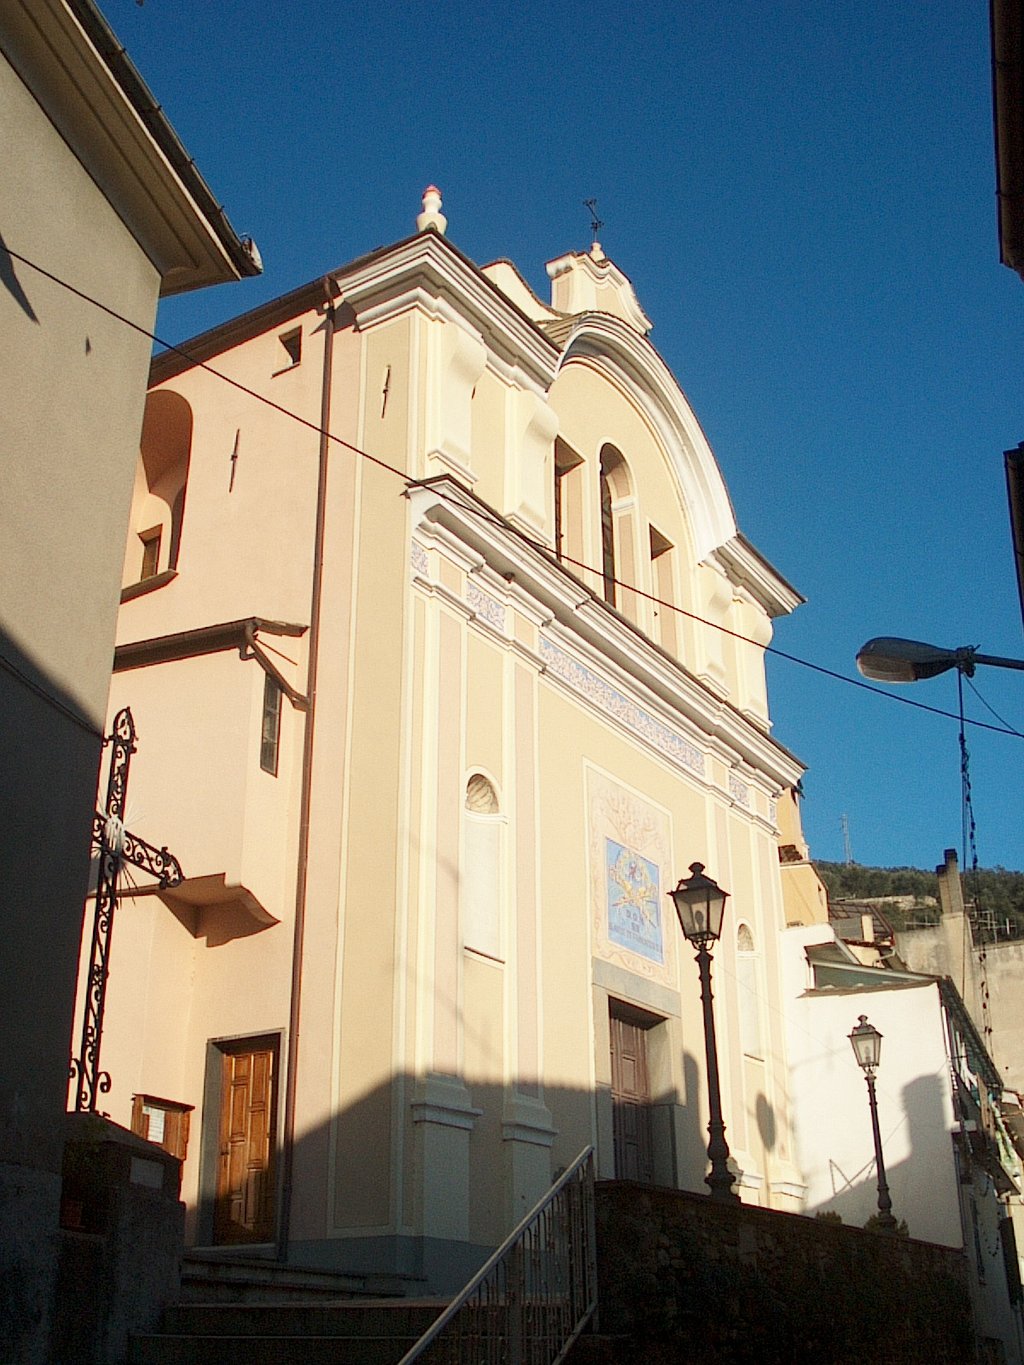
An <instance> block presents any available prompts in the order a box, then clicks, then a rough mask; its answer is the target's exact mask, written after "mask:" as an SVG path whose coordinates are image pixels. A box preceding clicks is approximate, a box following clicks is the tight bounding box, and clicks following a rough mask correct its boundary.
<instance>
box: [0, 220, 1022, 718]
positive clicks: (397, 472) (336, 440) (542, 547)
mask: <svg viewBox="0 0 1024 1365" xmlns="http://www.w3.org/2000/svg"><path fill="white" fill-rule="evenodd" d="M7 254H8V255H9V256H10V257H11V259H12V260H16V261H20V262H21V264H22V265H25V266H28V267H29V269H30V270H35V271H36V272H37V273H38V274H40V275H42V276H43V277H44V278H45V279H48V280H49V281H50V282H51V283H52V284H55V285H58V286H59V287H60V288H62V289H66V290H67V291H68V292H69V293H70V294H73V295H74V296H75V297H76V298H78V299H81V300H82V301H83V303H88V304H90V305H91V306H92V307H94V308H98V309H99V310H100V311H101V312H103V313H106V314H107V316H108V317H112V318H114V319H115V321H117V322H120V323H123V324H124V326H126V327H130V328H131V329H132V331H134V332H138V333H139V334H140V335H141V336H144V337H147V338H148V339H149V340H150V341H153V342H155V343H156V344H157V345H158V346H162V347H164V349H165V350H167V351H171V352H173V353H174V354H175V355H179V356H181V357H182V359H183V360H186V361H188V363H189V364H190V365H193V366H195V367H196V368H197V369H201V370H204V371H205V372H206V373H207V374H210V375H213V377H214V378H215V379H219V380H221V381H222V382H223V383H225V384H228V385H230V386H231V388H233V389H236V390H238V392H240V393H244V394H245V395H246V396H247V397H248V398H252V399H254V400H255V401H256V402H258V403H262V404H263V405H264V406H265V407H268V408H271V409H272V410H273V411H275V412H278V413H280V414H281V415H282V416H283V417H287V418H290V419H291V420H292V421H293V422H297V423H298V424H299V425H300V426H302V427H305V428H306V429H307V430H308V431H311V432H314V433H315V434H316V435H318V436H322V437H325V438H326V439H327V440H328V441H330V442H332V443H333V444H334V445H337V446H341V447H342V448H343V449H344V450H348V451H351V453H352V454H353V455H357V456H358V457H359V458H360V459H363V460H367V461H369V463H370V464H373V465H376V466H377V467H378V468H379V469H383V470H384V471H385V472H387V473H389V474H393V475H394V476H395V477H396V478H399V479H401V480H402V482H403V483H404V484H405V486H406V489H407V490H408V489H412V488H418V487H423V486H424V485H425V483H426V482H427V481H425V480H422V479H413V478H412V477H411V476H410V475H409V474H408V473H407V472H406V471H405V470H402V469H399V468H397V467H396V466H395V465H392V464H389V463H388V461H387V460H382V459H380V457H379V456H376V455H371V454H370V453H369V451H366V450H362V449H360V447H359V446H357V445H353V443H352V442H351V441H346V440H345V439H344V438H343V437H341V436H336V435H335V434H334V433H333V432H329V431H328V432H325V431H324V430H323V428H322V427H321V426H320V424H319V423H318V422H312V421H310V420H309V419H308V418H306V417H302V416H300V415H299V413H297V412H293V411H292V410H291V409H290V408H286V407H284V406H283V405H282V404H281V403H275V402H274V400H273V399H272V398H268V397H267V396H266V395H265V394H262V393H259V392H258V391H257V390H256V389H251V388H249V386H248V385H247V384H243V383H242V382H241V381H240V380H237V379H232V378H231V376H230V375H227V374H224V373H223V372H222V371H221V370H217V369H214V367H213V366H212V365H210V364H208V363H207V362H206V361H204V360H199V359H198V358H197V357H195V356H193V355H191V354H190V353H189V352H188V351H186V350H184V349H183V347H181V346H176V345H175V344H174V343H173V342H170V341H165V340H164V338H163V337H161V336H159V335H158V334H157V333H156V332H153V331H151V330H150V329H149V328H148V327H143V326H142V324H141V323H138V322H134V321H132V319H131V318H127V317H125V316H124V314H123V313H119V312H118V311H117V309H116V308H112V307H110V305H109V304H105V303H102V302H101V301H100V300H99V299H96V298H94V297H93V296H92V295H91V294H87V293H86V292H85V291H84V290H81V289H78V288H76V287H75V286H74V285H73V284H70V283H69V282H68V281H67V280H64V279H62V278H61V277H60V276H59V275H55V274H53V272H52V271H49V270H46V269H45V268H44V267H43V266H41V265H37V264H36V262H35V261H32V260H30V259H29V258H28V257H27V256H23V255H21V253H20V252H17V251H13V250H12V249H11V248H10V247H7ZM434 491H435V493H436V495H437V496H438V498H440V499H441V500H442V501H444V502H448V503H449V504H450V505H451V506H453V507H458V508H459V509H460V510H461V511H463V512H468V513H469V514H470V515H473V516H476V517H478V518H479V519H480V520H482V521H485V522H488V523H490V524H491V525H493V526H496V527H498V528H500V529H501V530H503V531H506V532H507V531H509V530H512V531H513V533H514V534H515V535H516V536H518V537H519V538H520V539H521V540H522V541H523V542H524V543H525V544H527V545H529V546H530V547H531V548H533V549H535V550H537V551H538V552H540V553H542V554H544V555H546V556H547V557H548V558H549V559H556V560H557V561H558V562H560V563H562V564H571V565H573V567H574V568H579V569H583V570H585V571H586V572H587V573H592V574H595V575H598V576H600V577H603V576H604V574H603V570H599V569H596V568H595V567H594V566H593V565H591V564H586V563H584V562H583V561H582V560H577V559H573V558H572V557H571V556H568V555H561V556H556V555H554V554H553V552H552V550H551V547H550V546H548V545H546V544H545V543H544V542H543V541H539V540H536V539H534V538H533V537H532V536H529V535H527V534H526V533H525V532H523V531H520V530H519V529H518V528H515V527H510V526H509V524H508V522H507V521H505V520H504V519H503V518H501V517H500V516H498V514H496V513H493V512H489V511H488V510H487V509H485V508H483V507H473V506H471V505H469V504H467V503H465V502H463V501H461V500H458V499H456V498H453V497H451V496H449V495H447V494H446V493H445V492H444V490H443V489H440V488H435V490H434ZM610 581H612V582H614V583H615V585H616V586H617V587H621V588H623V589H624V590H625V591H627V592H631V593H634V594H635V595H636V596H637V597H641V598H643V599H644V600H645V601H648V602H652V603H654V604H656V605H657V606H660V607H664V608H666V609H667V610H668V611H674V612H676V613H677V614H678V615H680V616H684V617H686V618H688V619H689V620H691V621H696V622H697V623H698V624H700V625H704V626H709V627H710V628H711V629H712V630H717V631H720V632H721V633H722V634H723V635H728V636H730V637H731V638H732V639H734V640H739V641H741V642H742V643H743V644H749V645H754V646H755V648H757V649H760V650H762V651H763V652H764V653H765V654H772V655H775V657H776V658H779V659H785V660H786V661H787V662H789V663H792V664H798V665H799V666H800V667H801V668H807V669H810V670H811V671H812V672H814V673H820V674H821V675H822V676H823V677H826V678H832V679H834V680H835V681H837V682H842V683H846V684H847V685H848V686H850V687H858V688H860V689H861V690H862V691H865V692H873V693H874V694H875V695H876V696H879V697H886V698H887V699H888V700H889V701H893V702H897V703H899V704H900V705H901V706H910V707H913V708H914V709H915V710H917V711H927V712H929V713H930V714H931V715H933V716H942V717H943V718H944V719H946V720H958V719H959V716H958V714H957V712H955V711H947V710H944V709H943V708H942V707H939V706H929V705H928V704H927V703H926V702H921V701H915V700H914V699H913V698H912V697H902V696H899V695H897V694H896V693H894V692H886V691H884V690H883V689H882V688H880V687H876V686H874V685H873V684H872V683H869V682H865V681H863V680H861V679H860V678H851V677H850V676H849V675H848V674H846V673H837V672H836V671H835V669H831V668H826V667H825V666H824V665H823V664H816V663H812V662H811V660H809V659H802V658H800V656H799V655H797V654H790V653H789V652H788V651H786V650H784V649H779V648H778V647H777V646H776V645H762V644H760V643H759V642H758V641H757V640H752V639H751V638H750V637H749V636H747V635H742V634H740V632H739V631H735V630H730V629H729V627H728V626H724V625H721V624H720V623H719V622H717V621H709V620H707V619H706V618H705V617H703V616H698V615H697V614H696V613H695V612H691V611H687V610H686V609H685V607H680V606H678V605H677V604H676V603H675V602H669V601H666V600H665V599H664V598H661V597H656V596H655V595H654V594H653V593H649V592H645V591H644V590H643V589H642V588H639V587H636V586H634V585H633V584H631V583H626V582H624V581H623V580H622V579H618V578H615V579H612V580H610ZM964 724H966V725H972V726H974V727H975V728H976V729H981V730H988V731H991V732H992V733H993V734H998V735H1011V736H1013V737H1014V738H1015V739H1024V734H1022V733H1021V732H1019V731H1017V730H1014V729H1013V728H1012V727H1010V726H1005V725H1004V726H998V725H992V724H990V723H989V722H988V721H983V720H974V719H971V718H966V719H965V720H964Z"/></svg>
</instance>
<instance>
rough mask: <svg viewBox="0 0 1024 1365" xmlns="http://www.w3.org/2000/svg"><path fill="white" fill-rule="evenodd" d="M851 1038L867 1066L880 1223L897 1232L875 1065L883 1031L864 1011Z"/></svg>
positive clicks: (861, 1062) (855, 1052) (859, 1058)
mask: <svg viewBox="0 0 1024 1365" xmlns="http://www.w3.org/2000/svg"><path fill="white" fill-rule="evenodd" d="M849 1038H850V1045H851V1046H852V1048H853V1055H854V1056H855V1057H856V1058H857V1065H858V1066H859V1067H860V1068H861V1069H862V1070H863V1072H864V1079H865V1080H866V1081H867V1083H868V1105H869V1107H870V1109H871V1135H872V1137H873V1138H874V1140H875V1170H876V1171H877V1172H878V1226H879V1228H880V1229H881V1230H882V1231H883V1232H895V1231H896V1219H895V1218H894V1217H893V1214H892V1200H891V1199H890V1198H889V1186H888V1184H887V1182H886V1179H885V1162H884V1161H883V1160H882V1135H881V1133H880V1132H879V1131H878V1101H877V1099H876V1098H875V1068H876V1067H877V1066H878V1061H879V1058H880V1057H881V1055H882V1035H881V1034H880V1033H879V1032H878V1029H876V1028H875V1027H874V1025H872V1024H869V1023H868V1017H867V1015H866V1014H862V1015H861V1016H860V1018H859V1020H858V1021H857V1024H856V1025H855V1026H854V1028H853V1030H852V1032H851V1033H850V1035H849Z"/></svg>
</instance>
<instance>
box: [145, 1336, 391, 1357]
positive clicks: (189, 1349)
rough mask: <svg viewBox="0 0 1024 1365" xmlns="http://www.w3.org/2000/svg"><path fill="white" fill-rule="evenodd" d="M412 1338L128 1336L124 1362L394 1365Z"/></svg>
mask: <svg viewBox="0 0 1024 1365" xmlns="http://www.w3.org/2000/svg"><path fill="white" fill-rule="evenodd" d="M416 1341H417V1338H416V1337H390V1336H388V1337H319V1336H317V1337H299V1336H295V1337H255V1336H238V1337H206V1336H167V1335H164V1334H160V1333H153V1334H150V1335H147V1336H136V1337H132V1338H131V1341H130V1342H129V1348H128V1365H397V1362H398V1361H400V1360H401V1358H402V1356H404V1355H405V1353H406V1351H408V1350H409V1348H410V1347H411V1346H414V1345H415V1344H416Z"/></svg>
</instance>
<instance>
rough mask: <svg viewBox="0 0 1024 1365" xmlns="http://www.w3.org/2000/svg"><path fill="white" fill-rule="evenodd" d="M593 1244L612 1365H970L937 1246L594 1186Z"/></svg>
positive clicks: (957, 1257)
mask: <svg viewBox="0 0 1024 1365" xmlns="http://www.w3.org/2000/svg"><path fill="white" fill-rule="evenodd" d="M597 1241H598V1283H599V1298H598V1302H599V1311H600V1329H599V1330H600V1332H601V1333H602V1335H605V1334H610V1335H613V1336H617V1337H619V1338H620V1341H621V1343H622V1345H621V1348H620V1351H619V1359H620V1360H622V1361H625V1360H626V1359H627V1358H628V1359H635V1360H643V1361H644V1362H645V1363H646V1365H660V1363H661V1362H662V1361H664V1362H667V1361H669V1360H672V1361H676V1360H679V1359H686V1360H688V1361H691V1362H695V1363H696V1362H702V1363H703V1362H707V1363H708V1365H710V1363H711V1362H745V1361H751V1362H753V1361H757V1362H758V1363H759V1365H803V1362H808V1365H809V1362H811V1361H813V1362H815V1365H822V1363H823V1362H827V1365H854V1363H855V1362H856V1365H864V1363H865V1362H871V1365H909V1362H919V1361H925V1362H928V1365H947V1362H948V1365H973V1362H975V1360H976V1354H975V1350H976V1348H975V1340H974V1330H973V1323H972V1314H971V1302H970V1295H969V1291H968V1281H967V1263H966V1260H965V1259H964V1256H963V1254H962V1253H961V1252H959V1251H955V1250H952V1249H951V1248H949V1247H941V1246H934V1245H932V1244H931V1243H927V1242H915V1241H912V1240H911V1239H909V1238H907V1237H896V1236H887V1235H886V1234H884V1233H878V1232H869V1231H865V1230H864V1229H862V1228H854V1227H846V1226H843V1225H841V1224H834V1223H827V1222H821V1221H818V1220H815V1219H813V1218H803V1217H800V1216H798V1215H795V1214H789V1213H776V1212H773V1211H771V1210H767V1209H758V1208H751V1207H749V1206H746V1205H742V1204H740V1205H732V1204H718V1203H715V1202H713V1201H712V1200H711V1199H709V1198H708V1197H707V1196H706V1195H697V1194H690V1193H687V1192H684V1191H679V1190H669V1189H658V1188H652V1187H651V1186H648V1185H638V1184H633V1183H631V1182H626V1181H608V1182H601V1183H599V1184H598V1186H597ZM626 1342H629V1346H628V1347H627V1346H626Z"/></svg>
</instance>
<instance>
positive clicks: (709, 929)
mask: <svg viewBox="0 0 1024 1365" xmlns="http://www.w3.org/2000/svg"><path fill="white" fill-rule="evenodd" d="M690 874H691V875H690V876H689V877H687V878H685V879H684V880H683V881H681V882H680V883H679V885H678V886H677V887H676V889H675V890H674V891H671V892H669V895H670V896H671V897H672V901H673V903H674V905H675V907H676V914H677V915H678V916H679V924H680V926H681V928H682V931H683V933H684V935H685V936H686V938H687V940H688V941H689V942H690V943H692V944H694V945H695V947H696V949H697V966H698V968H699V970H700V999H701V1004H702V1005H703V1007H704V1050H705V1054H706V1056H707V1068H708V1108H709V1110H710V1118H709V1119H708V1139H709V1140H708V1157H709V1158H710V1160H711V1170H710V1172H709V1173H708V1174H707V1175H706V1176H705V1177H704V1183H705V1184H706V1185H707V1186H708V1187H709V1189H710V1190H711V1198H712V1199H722V1200H739V1195H738V1194H737V1193H736V1191H735V1190H734V1189H733V1184H734V1182H735V1176H734V1175H733V1173H732V1171H730V1170H729V1144H728V1143H727V1142H726V1140H725V1124H724V1122H723V1121H722V1095H721V1091H720V1089H719V1084H718V1044H717V1041H716V1039H715V1016H714V1012H713V1011H712V1008H711V1001H712V998H713V997H712V994H711V952H710V947H709V945H710V944H712V943H714V942H715V941H716V940H717V939H718V938H720V937H721V933H722V919H723V917H724V915H725V902H726V901H727V900H728V899H729V893H728V892H727V891H723V890H722V888H721V887H720V886H719V885H718V883H717V882H716V881H713V880H712V879H711V878H710V877H705V875H704V864H703V863H691V864H690Z"/></svg>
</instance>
